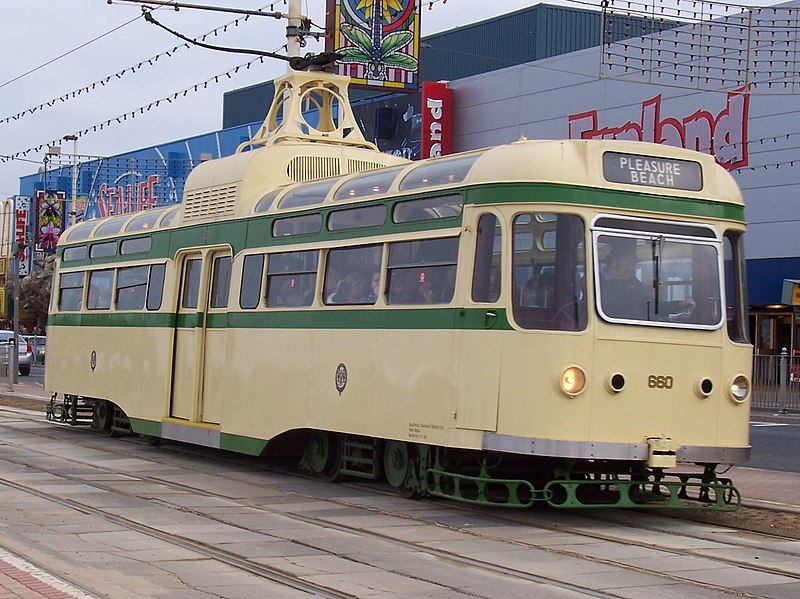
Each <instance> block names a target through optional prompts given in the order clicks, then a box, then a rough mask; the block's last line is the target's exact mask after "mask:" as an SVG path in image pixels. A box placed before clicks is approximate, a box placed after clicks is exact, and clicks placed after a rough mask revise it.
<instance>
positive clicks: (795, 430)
mask: <svg viewBox="0 0 800 599" xmlns="http://www.w3.org/2000/svg"><path fill="white" fill-rule="evenodd" d="M750 445H752V447H753V451H752V455H751V458H750V463H749V464H746V465H747V466H748V467H750V468H762V469H765V470H780V471H783V472H800V424H777V423H772V422H754V423H753V424H751V425H750Z"/></svg>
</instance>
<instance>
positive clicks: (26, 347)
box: [0, 331, 33, 376]
mask: <svg viewBox="0 0 800 599" xmlns="http://www.w3.org/2000/svg"><path fill="white" fill-rule="evenodd" d="M13 338H14V331H0V344H8V343H10V342H11V340H12V339H13ZM31 364H33V348H32V347H31V344H30V343H28V342H27V341H25V339H23V338H22V337H21V336H20V337H18V338H17V366H19V373H20V374H21V375H22V376H28V375H29V374H30V373H31Z"/></svg>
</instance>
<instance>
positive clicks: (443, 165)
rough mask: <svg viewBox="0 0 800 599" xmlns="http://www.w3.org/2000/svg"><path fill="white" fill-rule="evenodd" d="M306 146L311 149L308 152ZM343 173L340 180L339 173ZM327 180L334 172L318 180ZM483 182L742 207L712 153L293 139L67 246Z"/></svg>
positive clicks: (95, 224) (205, 175) (532, 143)
mask: <svg viewBox="0 0 800 599" xmlns="http://www.w3.org/2000/svg"><path fill="white" fill-rule="evenodd" d="M309 145H311V146H313V148H311V151H309ZM608 154H613V155H616V156H627V157H629V160H630V161H635V160H639V161H640V162H639V167H638V168H641V169H643V170H644V171H651V170H652V171H653V172H655V171H656V170H657V169H659V168H661V169H663V168H673V167H670V166H665V165H675V164H678V165H684V166H686V168H687V170H692V169H693V170H694V171H696V173H697V174H698V176H699V177H700V186H699V188H698V189H688V188H685V187H676V186H674V185H673V186H666V185H665V186H657V185H647V184H642V183H636V184H635V183H627V182H619V178H616V179H615V178H612V179H609V178H608V177H609V173H608V172H607V171H606V170H605V168H606V167H604V157H605V156H606V155H608ZM687 165H688V166H687ZM632 168H637V167H632ZM343 171H344V172H345V173H346V174H337V173H341V172H343ZM326 174H327V175H330V174H337V176H332V177H331V176H328V177H325V176H322V175H326ZM293 179H294V180H298V179H299V182H297V181H294V180H293ZM490 183H543V184H558V185H566V186H574V187H579V188H599V189H609V188H614V189H616V190H622V191H630V192H637V193H646V194H648V195H664V196H671V197H674V196H676V195H679V196H681V197H686V198H690V199H698V200H704V201H710V202H717V203H723V204H733V205H743V200H742V195H741V193H740V191H739V188H738V186H737V185H736V183H735V181H734V179H733V177H732V176H731V175H730V173H728V171H726V170H725V169H724V168H723V167H721V166H719V165H718V164H717V163H716V161H715V160H714V158H713V157H712V156H710V155H707V154H702V153H699V152H691V151H688V150H684V149H681V148H674V147H671V146H665V145H662V144H652V143H644V142H633V141H619V140H520V141H518V142H515V143H512V144H507V145H502V146H496V147H492V148H487V149H482V150H474V151H470V152H464V153H460V154H453V155H449V156H443V157H439V158H433V159H430V160H423V161H416V162H411V161H408V160H405V159H403V158H400V157H397V156H392V155H389V154H383V153H379V152H375V151H371V150H366V149H363V148H352V147H349V148H348V147H341V146H335V145H325V144H308V143H300V142H297V143H284V144H280V145H276V146H268V147H265V148H261V149H258V150H253V151H249V152H243V153H239V154H235V155H233V156H229V157H226V158H222V159H218V160H212V161H208V162H206V163H203V164H201V165H200V166H198V167H197V168H196V169H194V171H192V173H191V175H190V176H189V179H188V180H187V183H186V192H185V197H184V201H183V203H182V204H181V205H179V206H169V207H166V208H158V209H155V210H151V211H148V213H149V216H148V215H147V214H146V213H145V214H143V213H134V214H125V215H119V216H114V217H109V218H107V219H102V220H99V221H90V222H87V223H81V224H79V225H77V226H75V227H72V228H71V229H69V230H68V231H67V232H66V234H65V238H66V239H65V241H66V242H68V243H71V242H76V241H82V240H85V239H89V238H99V237H106V236H109V235H114V234H118V233H131V232H136V231H144V230H147V229H155V228H166V227H174V226H179V225H180V224H192V223H196V222H213V221H218V220H228V219H230V218H237V217H246V216H250V215H253V214H258V213H271V214H275V213H284V212H289V211H295V210H298V209H306V208H311V207H314V206H323V205H329V204H336V205H341V204H346V203H348V202H357V201H361V200H364V199H369V198H370V197H372V198H377V197H382V196H386V195H391V196H402V195H406V194H412V193H413V194H419V193H421V192H430V193H437V192H439V193H441V192H446V191H447V190H448V189H454V188H463V187H465V186H474V185H482V184H490Z"/></svg>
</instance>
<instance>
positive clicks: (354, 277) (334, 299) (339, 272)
mask: <svg viewBox="0 0 800 599" xmlns="http://www.w3.org/2000/svg"><path fill="white" fill-rule="evenodd" d="M382 255H383V246H382V245H367V246H361V247H354V248H343V249H338V250H331V251H330V252H328V261H327V265H326V268H325V289H324V291H323V296H324V298H325V303H326V304H329V305H330V304H351V305H352V304H362V305H368V304H374V303H375V302H376V301H377V300H378V295H379V294H380V280H381V258H382Z"/></svg>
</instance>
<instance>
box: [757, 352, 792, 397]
mask: <svg viewBox="0 0 800 599" xmlns="http://www.w3.org/2000/svg"><path fill="white" fill-rule="evenodd" d="M752 406H753V407H754V408H762V409H767V410H774V411H775V412H788V411H800V356H789V354H788V353H787V352H786V351H785V350H784V352H783V353H782V354H781V355H778V356H755V357H754V358H753V398H752Z"/></svg>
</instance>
